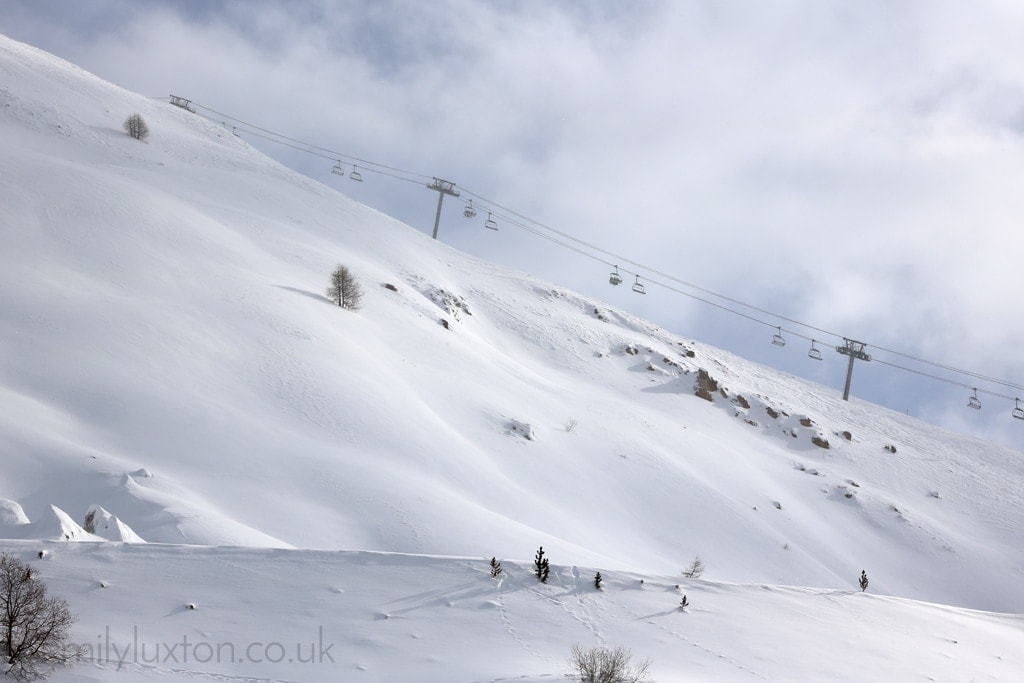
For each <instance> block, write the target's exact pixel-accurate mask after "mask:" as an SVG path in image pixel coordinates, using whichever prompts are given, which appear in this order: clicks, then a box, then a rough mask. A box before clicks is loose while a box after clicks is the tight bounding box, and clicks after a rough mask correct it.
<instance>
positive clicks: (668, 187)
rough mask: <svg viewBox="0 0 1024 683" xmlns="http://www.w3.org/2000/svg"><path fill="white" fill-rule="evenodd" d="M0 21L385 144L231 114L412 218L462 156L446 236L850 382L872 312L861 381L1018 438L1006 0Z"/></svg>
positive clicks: (196, 8) (425, 6)
mask: <svg viewBox="0 0 1024 683" xmlns="http://www.w3.org/2000/svg"><path fill="white" fill-rule="evenodd" d="M0 32H3V33H5V34H6V35H8V36H10V37H12V38H15V39H18V40H23V41H25V42H28V43H31V44H33V45H36V46H38V47H41V48H43V49H45V50H48V51H50V52H53V53H55V54H57V55H59V56H61V57H64V58H66V59H68V60H70V61H73V62H75V63H77V64H78V65H80V66H82V67H83V68H85V69H87V70H89V71H92V72H93V73H96V74H97V75H99V76H101V77H103V78H105V79H107V80H110V81H113V82H115V83H117V84H118V85H121V86H124V87H126V88H128V89H131V90H134V91H137V92H140V93H143V94H146V95H150V96H153V97H164V98H166V97H167V96H168V95H169V94H172V93H173V94H176V95H180V96H183V97H187V98H189V99H191V100H193V101H194V102H196V103H198V104H199V105H202V106H203V107H207V108H209V109H211V110H214V111H216V112H219V114H213V113H211V112H210V111H209V110H204V109H201V110H200V112H201V113H204V114H206V115H208V116H210V117H211V118H213V119H215V120H227V119H226V117H225V116H222V115H221V114H224V115H227V116H231V117H234V118H235V119H239V120H241V121H244V122H247V123H248V124H251V125H256V126H260V127H262V128H264V129H266V130H269V131H274V132H276V133H281V134H284V135H287V136H289V137H291V138H294V139H296V140H302V141H306V142H309V143H312V144H314V145H316V146H318V147H322V148H325V149H328V150H332V151H337V152H338V153H339V157H340V156H341V155H345V156H344V160H345V161H346V163H349V162H350V161H351V160H352V159H365V160H367V161H370V162H374V163H376V164H384V165H386V166H389V167H391V168H393V169H399V172H397V173H393V174H392V175H399V176H402V177H403V178H404V180H400V179H396V178H394V177H392V176H391V175H383V174H380V173H374V172H373V171H374V170H386V169H381V167H379V166H375V165H373V164H369V165H364V166H363V167H362V168H361V169H360V170H361V171H362V172H363V177H364V178H365V180H366V181H365V182H363V183H355V182H352V181H350V180H348V179H346V178H341V177H339V176H336V175H331V173H330V169H331V166H332V165H333V162H332V160H330V159H325V158H323V157H318V156H316V155H314V154H309V153H305V152H301V151H297V150H295V149H292V148H290V147H285V146H281V145H276V144H273V143H270V142H267V141H265V140H262V139H260V138H258V137H256V136H254V135H249V134H243V137H246V139H248V140H249V141H250V142H252V143H253V144H255V145H256V146H258V147H260V148H261V149H263V150H265V151H266V152H267V153H269V154H270V155H271V156H274V157H275V158H278V159H280V160H281V161H283V162H285V163H287V164H289V165H290V166H292V167H294V168H296V169H298V170H300V171H302V172H303V173H306V174H309V175H311V176H313V177H315V178H317V179H319V180H322V181H323V182H325V183H327V184H329V185H331V186H334V187H337V188H338V189H340V190H341V191H343V192H345V193H347V194H349V195H350V196H352V197H353V198H355V199H357V200H359V201H361V202H364V203H366V204H368V205H370V206H373V207H375V208H378V209H380V210H382V211H384V212H386V213H389V214H392V215H394V216H396V217H398V218H400V219H401V220H403V221H405V222H407V223H409V224H410V225H413V226H414V227H416V228H417V229H419V230H422V231H424V232H427V233H430V232H431V231H432V228H433V218H434V210H435V207H436V202H437V194H436V193H434V192H431V191H429V190H427V189H426V188H425V187H424V186H423V184H422V182H421V180H422V179H423V178H422V177H421V176H420V175H410V174H408V173H406V171H409V172H412V173H413V174H422V176H424V177H425V178H426V179H427V180H429V179H430V177H431V176H438V177H441V178H445V179H448V180H451V181H453V182H455V183H456V184H457V186H458V187H459V188H460V189H462V190H463V196H462V198H460V199H453V198H448V199H447V200H446V202H445V211H444V214H443V217H442V222H441V227H440V238H441V239H442V240H443V241H445V242H447V243H448V244H450V245H452V246H454V247H456V248H459V249H462V250H464V251H467V252H469V253H472V254H475V255H478V256H481V257H484V258H487V259H489V260H493V261H496V262H498V263H501V264H504V265H508V266H511V267H514V268H516V269H519V270H522V271H525V272H528V273H531V274H533V275H537V276H539V277H542V278H546V279H548V280H551V281H553V282H555V283H557V284H561V285H565V286H567V287H570V288H573V289H576V290H579V291H582V292H585V293H587V294H591V295H593V296H595V297H599V298H600V299H602V300H604V301H607V302H608V303H610V304H613V305H616V306H619V307H622V308H624V309H626V310H629V311H632V312H634V313H637V314H639V315H642V316H644V317H647V318H649V319H651V320H653V321H655V322H657V323H659V324H660V325H662V326H664V327H666V328H668V329H670V330H672V331H674V332H677V333H680V334H682V335H684V336H686V337H690V338H693V339H696V340H698V341H704V342H707V343H711V344H714V345H716V346H720V347H722V348H725V349H729V350H731V351H734V352H736V353H739V354H741V355H744V356H746V357H748V358H751V359H753V360H757V361H760V362H763V363H766V364H768V365H771V366H774V367H777V368H780V369H783V370H785V371H788V372H792V373H794V374H798V375H801V376H805V377H810V378H812V379H815V380H818V381H820V382H823V383H825V384H829V385H831V386H835V387H836V389H837V391H841V389H842V384H843V380H844V378H845V372H846V363H845V358H844V357H842V356H840V355H838V354H837V353H835V351H834V350H832V348H833V347H834V346H835V345H836V344H841V343H842V337H850V338H853V339H858V340H861V341H865V342H867V343H868V349H867V351H868V353H870V354H872V355H873V357H874V358H875V360H877V361H881V362H872V363H858V365H857V368H856V371H855V373H854V382H853V394H854V396H859V397H861V398H864V399H867V400H870V401H873V402H876V403H881V404H883V405H886V406H889V407H891V408H894V409H896V410H900V411H903V412H908V413H910V414H913V415H918V416H920V417H923V418H924V419H927V420H929V421H932V422H936V423H939V424H942V425H944V426H947V427H950V428H953V429H957V430H961V431H967V432H971V433H975V434H978V435H980V436H984V437H985V438H988V439H992V440H996V441H999V442H1001V443H1005V444H1008V445H1011V446H1013V447H1015V448H1018V449H1022V450H1024V421H1022V420H1013V419H1011V417H1010V412H1011V410H1012V409H1013V407H1014V401H1013V400H1012V398H1015V397H1018V396H1020V397H1021V398H1022V399H1024V389H1022V388H1019V387H1020V386H1021V385H1024V358H1022V355H1021V340H1022V339H1024V309H1022V307H1021V305H1020V298H1019V297H1020V294H1021V289H1022V288H1021V263H1022V258H1024V236H1022V231H1021V227H1020V221H1022V220H1024V138H1022V135H1024V41H1021V40H1020V36H1021V35H1024V5H1021V4H1020V3H1017V2H1013V1H1012V0H975V1H973V2H969V3H965V2H962V1H960V0H877V1H876V0H862V1H858V2H846V1H839V0H836V1H829V0H771V1H769V2H749V1H745V0H744V1H740V0H714V1H712V0H677V1H668V0H593V1H584V0H565V1H564V2H541V1H540V0H536V1H527V0H522V1H512V0H510V1H507V2H482V1H473V0H434V1H433V2H412V1H411V0H362V1H359V0H351V1H348V0H337V1H331V0H310V1H299V0H250V1H242V0H236V1H225V2H217V1H215V0H191V1H189V0H148V1H143V0H92V1H91V2H88V3H83V2H70V1H63V0H3V2H2V3H0ZM235 124H237V122H235V121H228V125H235ZM240 128H241V129H243V130H245V129H244V127H241V126H240ZM248 130H251V129H248ZM329 156H333V152H332V154H331V155H329ZM389 173H390V171H389ZM410 180H413V181H414V182H409V181H410ZM471 196H476V197H477V199H476V200H475V202H476V203H477V205H478V208H483V209H484V210H483V211H482V212H481V214H480V215H478V216H477V217H476V218H475V219H473V220H466V219H465V218H463V216H462V211H461V210H462V207H463V205H464V203H465V202H464V200H465V199H467V198H469V197H471ZM487 208H490V209H492V210H494V211H495V213H496V214H497V216H498V222H499V230H498V231H491V230H485V229H484V228H483V220H484V219H485V218H486V213H487ZM512 212H515V213H516V214H518V215H519V217H518V218H516V217H515V216H514V215H513V214H512ZM531 221H536V222H537V223H539V224H541V225H543V226H546V227H547V228H553V229H555V230H557V231H559V232H560V233H564V234H565V235H568V236H569V237H565V236H558V237H557V239H558V240H559V241H560V242H562V243H568V244H570V245H572V246H573V247H575V249H569V248H565V247H564V246H560V245H559V244H557V243H555V242H552V241H551V240H549V239H544V238H542V237H539V236H537V235H536V234H534V233H533V232H531V231H530V230H525V229H523V227H521V225H527V226H529V227H530V228H531V229H533V230H536V231H539V232H541V233H543V234H546V235H547V236H549V237H551V236H553V234H552V233H550V232H547V231H546V230H545V229H544V228H540V227H538V226H537V225H536V224H535V223H533V222H531ZM517 222H518V223H520V224H521V225H516V223H517ZM573 240H579V241H573ZM581 252H584V253H581ZM616 263H618V264H620V268H621V271H622V272H623V274H624V275H625V277H626V282H625V283H624V285H623V286H619V287H612V286H610V285H609V284H608V281H607V278H608V271H609V264H616ZM636 275H639V276H640V278H641V281H642V282H644V283H646V288H647V294H646V295H644V296H640V295H638V294H635V293H633V292H632V291H630V288H629V286H628V285H629V284H630V283H631V282H632V281H634V279H635V277H636ZM663 285H669V286H670V288H666V287H664V286H663ZM694 285H695V286H697V287H698V288H700V289H695V288H694V287H693V286H694ZM702 290H708V291H710V292H713V293H715V294H718V295H723V296H724V297H727V298H720V297H716V296H714V295H712V294H708V293H707V292H706V291H702ZM694 296H697V297H700V298H702V299H707V300H710V301H713V302H714V303H716V304H719V305H720V306H724V307H726V308H729V309H732V310H734V311H738V312H740V313H743V314H744V315H745V316H748V317H744V316H741V315H736V314H734V313H730V312H728V311H724V310H722V309H721V308H717V307H714V306H710V305H707V304H705V303H702V302H701V301H699V300H697V299H695V298H694ZM740 302H742V303H740ZM775 325H778V326H780V327H781V328H782V330H783V335H784V336H786V337H787V340H788V343H787V345H786V346H785V347H778V346H773V345H772V344H771V343H770V340H771V337H772V334H773V333H774V331H775V330H774V329H773V326H775ZM833 335H837V336H833ZM810 338H816V339H819V340H821V343H819V344H818V346H819V347H821V348H822V349H823V350H824V352H825V353H824V360H823V361H820V362H815V361H813V360H811V359H809V358H808V357H807V355H806V352H807V350H808V348H809V346H810V342H809V339H810ZM893 351H895V352H899V353H902V354H906V355H896V354H894V353H892V352H893ZM917 359H924V360H927V361H932V362H934V363H937V364H939V365H942V366H947V367H946V368H942V367H938V366H936V365H929V364H922V363H920V362H918V360H917ZM885 363H889V365H886V364H885ZM893 365H898V366H903V367H906V368H909V369H911V370H914V371H916V372H918V373H927V374H930V375H938V376H941V377H945V378H948V379H949V380H950V381H951V382H952V383H950V382H940V381H935V380H931V379H927V378H925V377H922V376H921V375H919V374H915V373H913V372H907V371H905V370H901V369H898V368H895V367H893ZM950 368H951V369H950ZM956 370H968V371H970V372H972V373H977V374H978V375H982V376H985V377H988V378H993V379H995V380H1002V381H1003V382H1007V383H1009V385H1007V384H1000V383H997V382H992V381H989V380H983V379H979V378H977V377H972V376H970V375H965V374H962V373H960V372H957V371H956ZM960 385H964V386H960ZM965 387H966V388H965ZM971 387H979V388H980V392H979V397H980V398H981V401H982V403H983V404H984V407H983V408H982V410H980V411H973V410H970V409H969V408H967V406H966V404H967V398H968V396H969V394H970V393H971V391H970V388H971Z"/></svg>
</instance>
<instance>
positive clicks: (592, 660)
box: [569, 645, 651, 683]
mask: <svg viewBox="0 0 1024 683" xmlns="http://www.w3.org/2000/svg"><path fill="white" fill-rule="evenodd" d="M632 659H633V653H631V652H630V651H629V648H625V647H617V648H615V649H614V650H611V649H609V648H606V647H592V648H590V649H589V650H584V649H583V648H582V647H580V646H579V645H573V646H572V654H570V655H569V668H570V669H571V670H572V672H573V675H575V677H576V678H577V679H578V680H579V681H581V682H582V683H641V682H642V681H646V680H648V679H647V675H648V671H649V669H650V668H651V661H650V660H649V659H647V660H644V661H642V662H640V663H638V664H636V665H633V664H631V663H630V662H631V660H632Z"/></svg>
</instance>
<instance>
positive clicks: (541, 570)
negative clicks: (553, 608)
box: [533, 546, 550, 583]
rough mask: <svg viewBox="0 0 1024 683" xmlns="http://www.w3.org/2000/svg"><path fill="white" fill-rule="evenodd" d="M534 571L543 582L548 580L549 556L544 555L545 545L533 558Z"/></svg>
mask: <svg viewBox="0 0 1024 683" xmlns="http://www.w3.org/2000/svg"><path fill="white" fill-rule="evenodd" d="M533 568H534V572H535V573H536V574H537V578H538V579H539V580H540V582H541V583H547V582H548V572H549V570H550V569H549V567H548V558H546V557H544V546H541V547H540V548H538V549H537V556H536V557H534V558H533Z"/></svg>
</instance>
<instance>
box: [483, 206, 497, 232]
mask: <svg viewBox="0 0 1024 683" xmlns="http://www.w3.org/2000/svg"><path fill="white" fill-rule="evenodd" d="M484 227H485V228H487V229H488V230H497V229H498V224H497V223H495V222H494V219H493V218H491V212H490V211H488V212H487V220H485V221H484Z"/></svg>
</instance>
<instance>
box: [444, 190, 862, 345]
mask: <svg viewBox="0 0 1024 683" xmlns="http://www.w3.org/2000/svg"><path fill="white" fill-rule="evenodd" d="M460 187H461V186H460ZM461 189H462V192H463V194H468V195H472V196H474V197H476V198H477V199H478V200H480V201H483V202H486V203H488V204H490V205H491V206H494V207H497V208H499V209H501V210H503V211H507V212H509V213H511V214H512V215H514V216H517V217H518V218H521V219H522V220H525V221H529V222H530V223H533V224H534V225H537V226H538V227H540V228H543V229H544V230H549V231H551V232H553V233H555V234H556V235H559V236H561V237H564V238H565V239H569V240H572V241H573V242H576V243H578V244H582V245H584V246H586V247H588V248H590V249H593V250H594V251H597V252H600V253H602V254H606V255H607V256H611V257H612V258H615V259H619V260H620V262H624V263H629V264H631V265H634V266H636V267H637V268H639V269H641V270H643V271H644V272H646V273H653V274H655V275H658V276H660V277H663V278H665V279H666V280H671V281H673V282H675V283H678V284H680V285H683V286H684V287H690V288H691V289H695V290H697V291H698V292H703V293H704V294H710V295H711V296H713V297H716V298H718V299H722V300H723V301H728V302H730V303H733V304H736V305H738V306H743V307H744V308H749V309H751V310H753V311H756V312H758V313H763V314H765V315H769V316H772V317H773V318H777V319H778V320H782V321H784V322H787V323H792V324H794V325H799V326H800V327H803V328H806V329H809V330H813V331H815V332H820V333H822V334H825V335H829V336H832V337H835V338H836V339H845V338H847V336H848V335H842V334H839V333H838V332H832V331H830V330H825V329H822V328H820V327H816V326H814V325H810V324H808V323H804V322H801V321H799V320H795V319H793V318H789V317H786V316H784V315H780V314H778V313H775V312H773V311H769V310H767V309H764V308H760V307H758V306H754V305H753V304H748V303H746V302H744V301H740V300H739V299H736V298H733V297H730V296H727V295H725V294H719V293H718V292H715V291H712V290H710V289H707V288H705V287H701V286H700V285H696V284H694V283H692V282H686V281H685V280H681V279H679V278H677V277H675V276H673V275H671V274H669V273H665V272H662V271H660V270H657V269H656V268H651V267H650V266H647V265H645V264H642V263H638V262H636V261H633V260H631V259H629V258H627V257H625V256H623V255H621V254H616V253H614V252H612V251H608V250H607V249H603V248H601V247H599V246H597V245H596V244H591V243H590V242H587V241H585V240H581V239H579V238H577V237H574V236H572V235H570V234H568V233H565V232H562V231H561V230H557V229H555V228H553V227H551V226H549V225H545V224H544V223H541V222H539V221H536V220H533V219H531V218H529V217H527V216H524V215H522V214H520V213H518V212H516V211H514V210H512V209H509V208H508V207H505V206H502V205H500V204H497V203H496V202H493V201H492V200H490V199H487V198H486V197H484V196H482V195H479V194H477V193H475V192H473V191H472V190H468V189H466V188H465V187H461ZM772 327H775V326H774V325H773V326H772Z"/></svg>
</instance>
